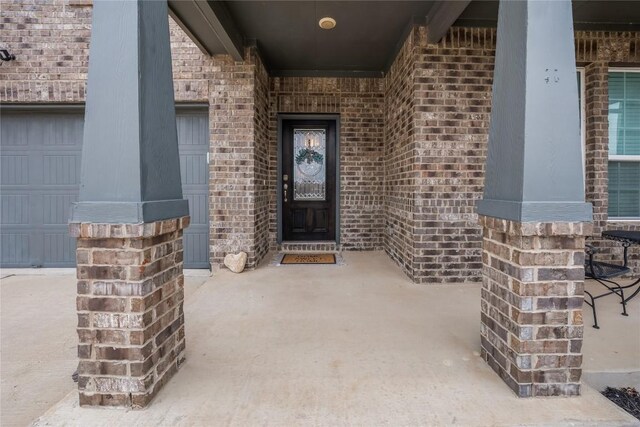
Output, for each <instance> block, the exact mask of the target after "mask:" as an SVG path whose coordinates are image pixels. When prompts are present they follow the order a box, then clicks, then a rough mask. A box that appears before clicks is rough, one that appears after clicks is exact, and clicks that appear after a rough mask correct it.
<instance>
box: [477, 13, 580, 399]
mask: <svg viewBox="0 0 640 427" xmlns="http://www.w3.org/2000/svg"><path fill="white" fill-rule="evenodd" d="M578 108H579V107H578V88H577V83H576V64H575V55H574V40H573V23H572V13H571V2H570V1H569V0H554V1H542V0H536V1H530V0H526V1H501V2H500V7H499V17H498V38H497V46H496V64H495V74H494V84H493V98H492V110H491V125H490V131H489V147H488V155H487V164H486V178H485V189H484V197H483V200H481V201H480V202H479V203H478V213H479V214H480V221H481V225H482V228H483V289H482V319H481V322H482V326H481V334H482V340H481V341H482V355H483V357H484V358H485V359H486V361H487V362H488V363H489V365H490V366H491V367H492V368H493V369H494V370H495V371H496V372H497V373H498V374H499V375H500V377H501V378H502V379H503V380H504V381H505V382H506V383H507V385H509V387H511V388H512V389H513V390H514V392H515V393H516V394H517V395H518V396H521V397H530V396H560V395H578V394H580V377H581V365H582V353H581V348H582V331H583V326H582V293H583V282H584V268H583V263H584V236H585V235H586V234H589V233H590V232H591V224H590V221H591V205H590V204H588V203H585V201H584V177H583V175H582V174H583V172H582V171H583V168H582V164H581V162H582V152H581V146H580V122H579V110H578Z"/></svg>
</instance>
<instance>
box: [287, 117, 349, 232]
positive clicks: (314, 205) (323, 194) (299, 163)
mask: <svg viewBox="0 0 640 427" xmlns="http://www.w3.org/2000/svg"><path fill="white" fill-rule="evenodd" d="M280 185H282V221H283V223H282V236H283V239H284V240H285V241H310V240H335V239H336V234H335V233H336V224H335V223H336V188H335V185H336V123H335V121H332V120H304V121H302V120H284V121H283V122H282V176H281V180H280Z"/></svg>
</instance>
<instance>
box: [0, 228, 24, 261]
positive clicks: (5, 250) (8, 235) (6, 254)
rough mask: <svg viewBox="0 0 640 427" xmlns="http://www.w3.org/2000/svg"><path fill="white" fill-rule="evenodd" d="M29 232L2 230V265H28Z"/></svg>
mask: <svg viewBox="0 0 640 427" xmlns="http://www.w3.org/2000/svg"><path fill="white" fill-rule="evenodd" d="M29 240H30V236H29V232H28V231H27V230H25V231H24V232H20V231H15V232H6V231H5V230H2V235H0V250H1V252H2V253H0V260H2V265H3V266H6V267H25V266H30V265H31V262H30V260H29V254H30V253H31V251H30V245H29Z"/></svg>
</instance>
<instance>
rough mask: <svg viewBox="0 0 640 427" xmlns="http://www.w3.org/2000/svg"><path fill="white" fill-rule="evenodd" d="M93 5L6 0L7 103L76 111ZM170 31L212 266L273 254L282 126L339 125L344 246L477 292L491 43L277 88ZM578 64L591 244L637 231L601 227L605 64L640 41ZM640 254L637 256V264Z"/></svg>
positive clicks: (639, 53)
mask: <svg viewBox="0 0 640 427" xmlns="http://www.w3.org/2000/svg"><path fill="white" fill-rule="evenodd" d="M87 3H88V2H84V1H78V0H74V1H70V0H52V1H49V2H41V1H37V0H21V1H17V0H16V1H3V4H2V11H1V13H2V22H0V30H2V33H3V36H2V40H1V43H2V47H6V48H9V49H10V50H11V52H12V53H15V54H16V56H17V60H16V61H13V62H11V63H8V64H5V65H4V66H2V67H0V100H1V101H2V102H18V103H72V102H73V103H81V102H84V99H85V83H86V77H87V55H88V44H89V38H90V26H91V10H92V9H91V7H90V5H88V4H87ZM89 3H90V2H89ZM170 31H171V45H172V57H173V73H174V88H175V96H176V100H177V101H178V102H205V103H208V104H209V107H210V108H209V114H210V133H211V149H210V150H211V154H212V162H211V164H210V173H211V175H210V176H211V181H210V183H211V184H210V196H211V197H210V217H211V223H210V236H211V237H210V238H211V253H212V260H213V262H214V263H216V264H217V263H219V261H220V260H221V258H222V256H223V255H224V254H225V253H226V252H228V251H237V250H245V251H247V252H248V253H249V265H250V267H252V266H255V265H257V264H258V262H259V261H260V260H261V259H262V258H263V257H264V255H265V253H266V251H267V250H268V248H271V249H273V248H275V240H276V194H275V193H276V191H275V190H276V189H275V185H276V175H275V174H276V154H277V135H276V132H277V125H276V124H277V114H278V113H334V114H336V113H337V114H340V116H341V124H342V128H341V139H340V144H341V157H340V160H341V168H340V173H341V182H340V188H341V200H340V204H341V224H340V225H341V236H340V237H341V243H342V247H343V248H345V249H363V250H364V249H367V250H368V249H380V248H384V249H385V250H386V251H387V253H388V254H389V255H390V256H391V257H392V258H393V259H394V260H396V262H397V263H399V264H400V265H402V267H403V269H404V271H405V272H406V273H407V274H408V275H409V276H410V277H412V278H413V279H414V280H415V281H417V282H460V281H474V280H479V271H480V269H479V265H480V264H479V263H480V247H481V235H480V228H479V227H478V226H477V218H476V215H475V213H474V206H475V201H476V200H478V199H479V198H480V197H481V195H482V180H483V169H482V168H483V165H484V156H485V155H486V150H485V147H486V139H487V132H488V120H489V106H490V93H491V78H492V64H493V54H494V46H495V30H492V29H471V28H453V29H451V30H450V31H449V33H448V34H447V36H446V37H445V38H444V39H443V40H442V41H441V42H440V43H439V44H437V45H426V44H425V42H424V40H425V38H424V32H423V31H424V30H423V29H416V30H414V31H412V32H411V33H410V35H409V37H408V38H407V40H406V41H405V43H404V45H403V47H402V49H401V51H400V53H399V54H398V56H397V57H396V59H395V61H394V64H393V65H392V67H391V69H390V71H389V73H388V74H387V76H386V77H385V78H377V79H374V78H366V79H359V78H288V77H287V78H277V77H272V78H270V77H269V76H268V75H267V72H266V70H265V69H264V66H263V65H262V63H261V61H260V58H259V56H258V55H257V53H256V52H255V51H254V50H250V51H249V53H248V56H247V61H246V62H245V63H235V62H233V61H231V60H230V59H229V58H228V57H226V56H220V57H214V58H211V57H208V56H207V55H205V54H203V53H202V52H200V51H199V50H198V48H197V47H196V46H195V45H194V44H193V42H192V41H191V40H190V39H189V38H188V37H187V36H186V35H185V34H184V32H183V31H182V30H181V29H180V28H179V27H178V26H177V25H176V24H175V23H174V22H173V21H171V20H170ZM576 54H577V61H578V63H579V65H583V66H585V67H586V83H587V88H586V96H585V98H586V105H587V108H586V113H587V114H586V116H587V120H586V141H587V143H586V149H585V158H586V176H587V183H586V194H587V200H589V201H591V202H593V203H594V209H595V210H594V214H595V220H596V223H595V227H594V233H595V234H598V233H600V232H601V230H603V229H605V228H627V229H638V228H639V227H640V222H638V221H636V222H618V223H616V222H608V221H607V215H606V212H607V162H606V159H607V144H608V132H607V102H608V92H607V87H606V83H607V77H606V73H607V68H608V67H609V66H611V65H626V66H628V65H635V66H639V65H640V33H638V32H635V33H631V32H622V33H612V32H584V31H582V32H576ZM222 76H224V78H223V77H222ZM380 171H384V173H382V174H381V173H380ZM265 181H266V182H265ZM265 224H268V227H267V226H266V225H265ZM592 240H593V241H594V242H595V243H597V244H602V245H604V246H606V247H610V248H611V250H609V251H607V252H605V253H604V254H602V255H601V256H603V257H609V258H613V257H615V256H617V254H618V253H617V251H616V250H613V248H616V247H617V246H616V244H615V243H613V242H598V241H597V239H592ZM639 252H640V251H638V249H634V250H633V251H632V252H631V259H632V262H633V263H634V264H635V265H636V266H640V253H639Z"/></svg>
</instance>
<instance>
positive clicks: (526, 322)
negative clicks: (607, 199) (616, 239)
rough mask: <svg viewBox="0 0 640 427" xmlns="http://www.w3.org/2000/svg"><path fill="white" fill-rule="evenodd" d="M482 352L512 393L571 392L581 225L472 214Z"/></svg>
mask: <svg viewBox="0 0 640 427" xmlns="http://www.w3.org/2000/svg"><path fill="white" fill-rule="evenodd" d="M480 224H481V225H482V229H483V252H482V260H483V271H482V274H483V286H482V313H481V335H482V336H481V342H482V344H481V345H482V356H483V358H484V359H485V360H486V361H487V363H488V364H489V365H490V366H491V367H492V368H493V370H494V371H496V372H497V373H498V375H500V377H501V378H502V379H503V380H504V382H505V383H507V385H508V386H509V387H510V388H511V389H512V390H513V391H514V392H515V393H516V394H517V395H518V396H520V397H533V396H577V395H579V394H580V377H581V374H582V368H581V367H582V333H583V326H582V304H583V296H582V295H583V289H584V244H585V235H589V234H591V224H590V223H582V222H553V223H534V222H532V223H529V222H527V223H520V222H515V221H509V220H503V219H498V218H491V217H486V216H480Z"/></svg>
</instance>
